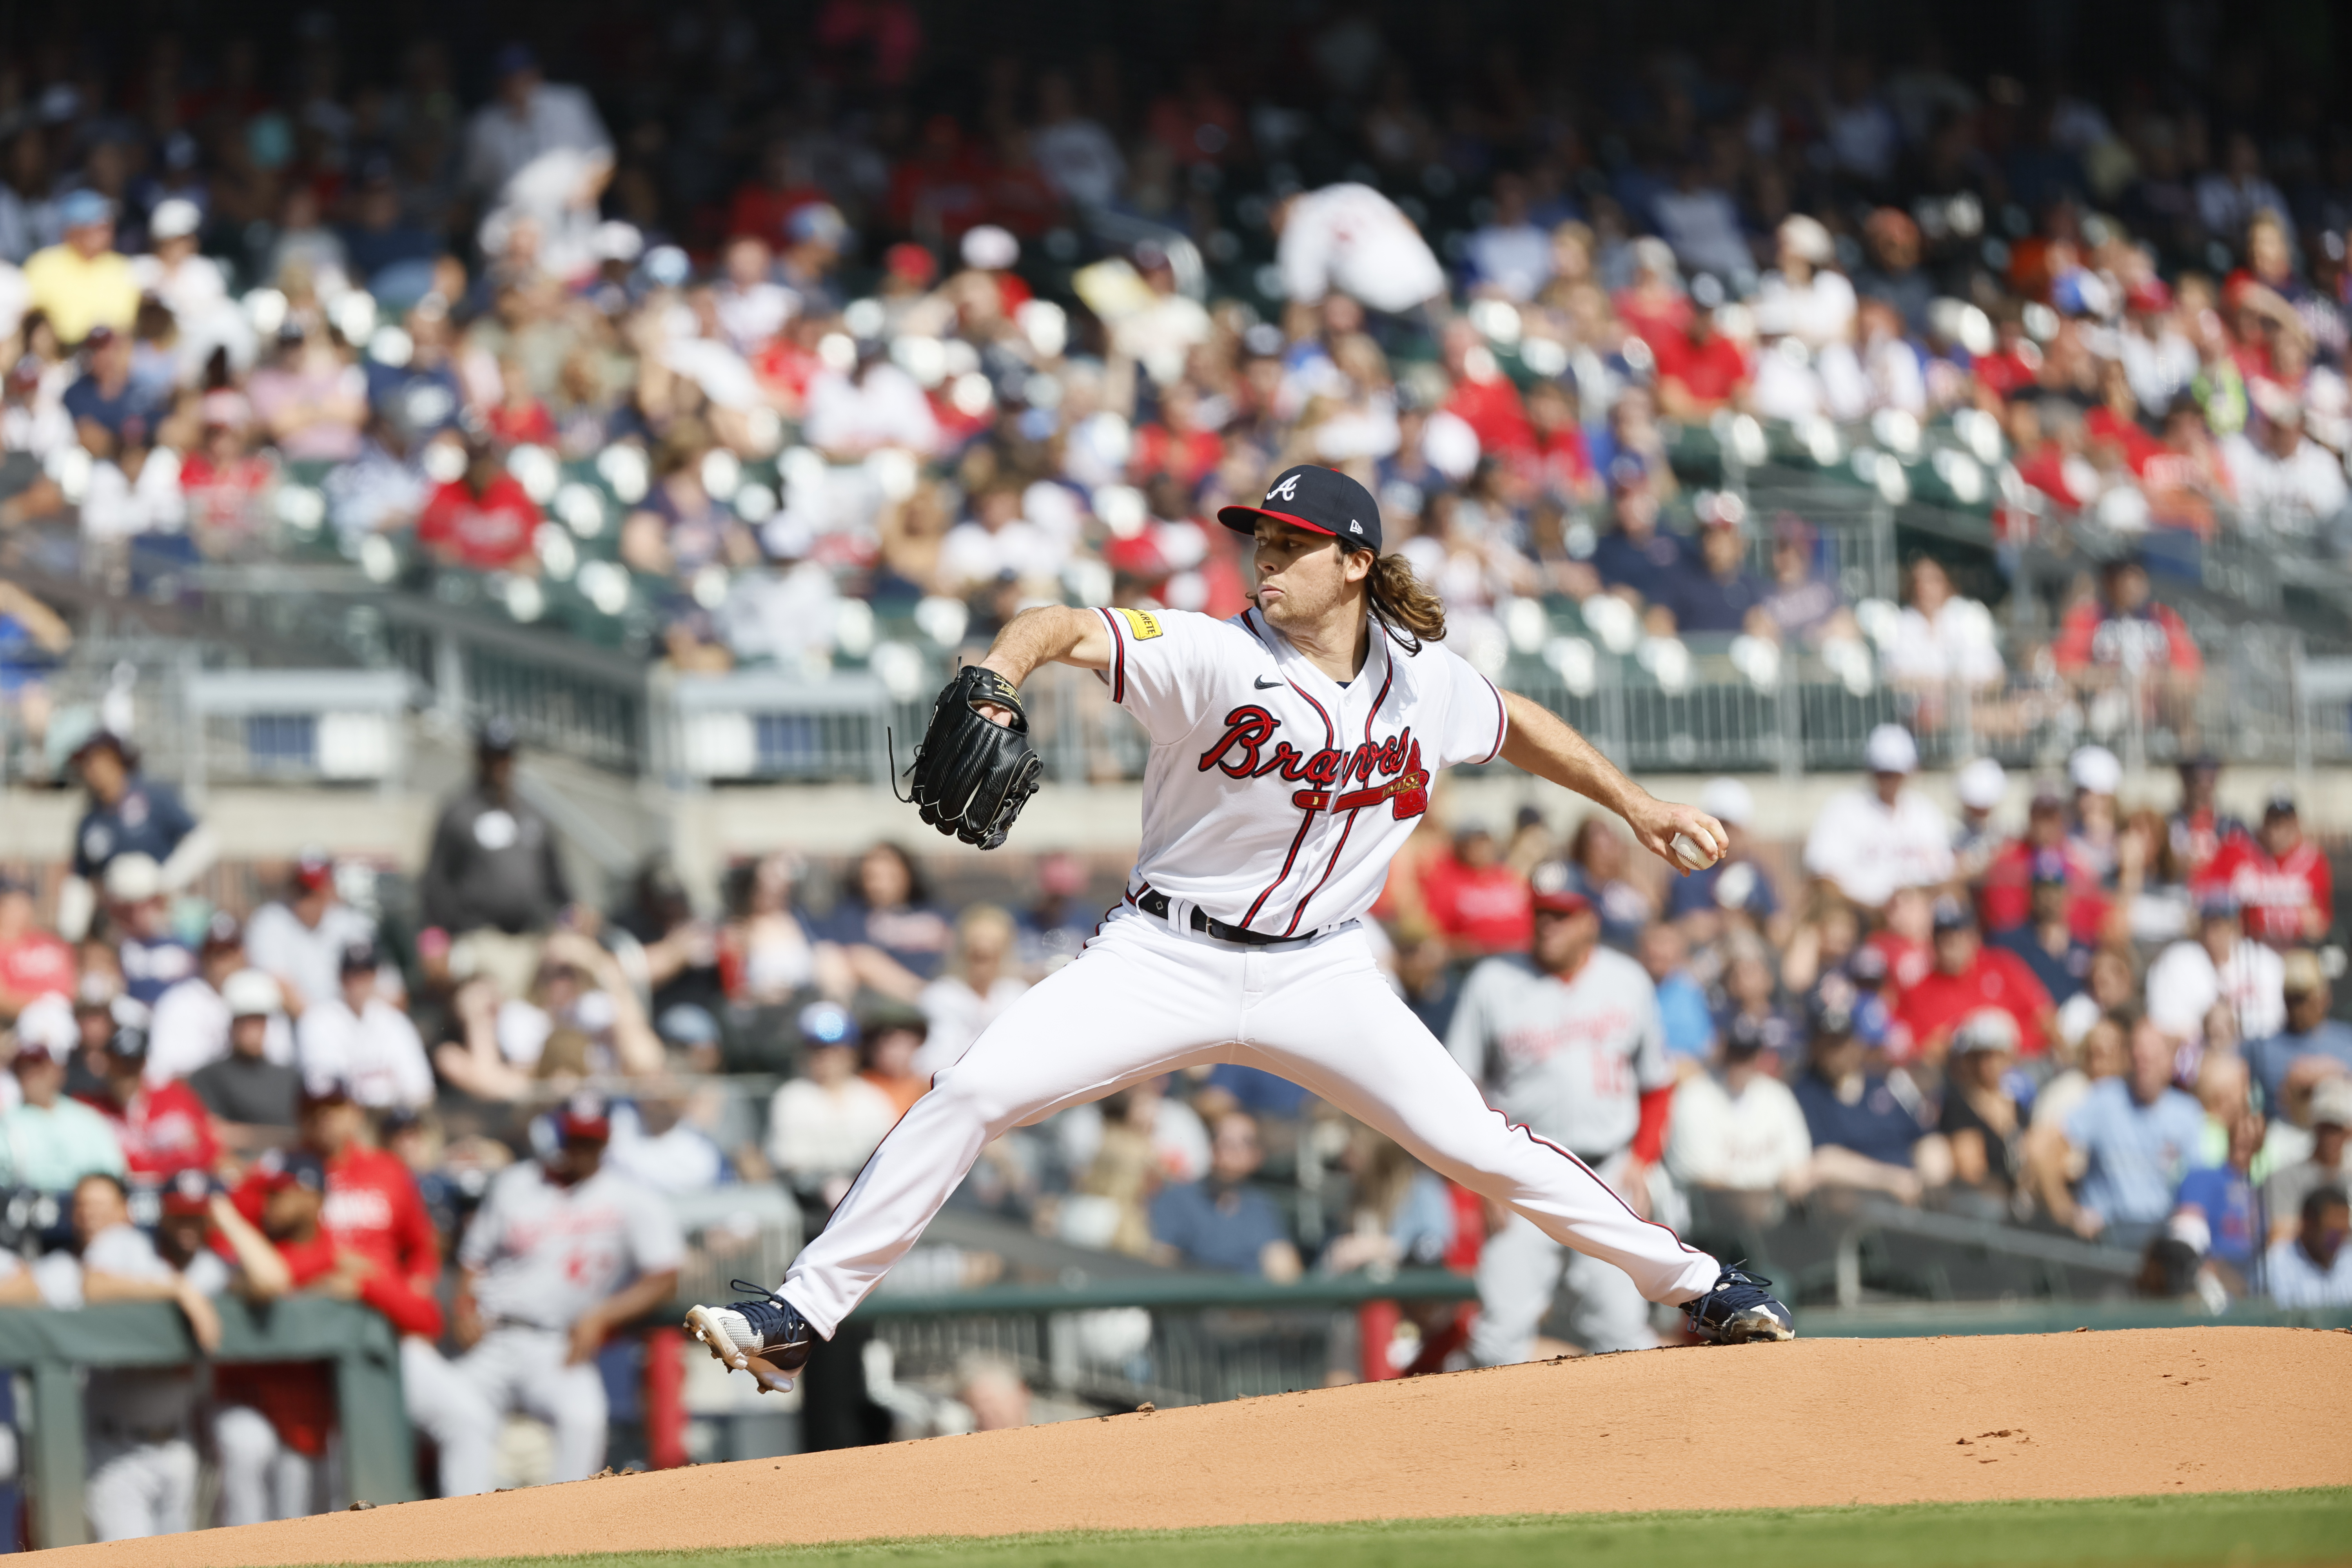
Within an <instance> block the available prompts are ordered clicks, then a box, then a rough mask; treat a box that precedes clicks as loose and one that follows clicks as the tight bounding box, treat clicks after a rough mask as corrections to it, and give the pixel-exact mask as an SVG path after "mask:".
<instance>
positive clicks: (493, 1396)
mask: <svg viewBox="0 0 2352 1568" xmlns="http://www.w3.org/2000/svg"><path fill="white" fill-rule="evenodd" d="M555 1134H556V1142H557V1147H556V1149H555V1151H554V1152H553V1153H551V1154H550V1155H549V1156H548V1157H547V1158H546V1159H544V1160H525V1161H522V1162H520V1163H517V1164H513V1165H509V1166H508V1167H507V1168H506V1169H505V1170H504V1171H501V1172H500V1173H499V1177H498V1179H497V1180H496V1181H494V1182H492V1183H491V1184H490V1190H489V1192H488V1194H487V1195H486V1196H485V1197H484V1198H483V1199H482V1206H481V1207H480V1208H479V1209H477V1210H476V1211H475V1213H474V1222H473V1224H472V1225H471V1226H468V1227H467V1231H466V1239H465V1240H464V1241H463V1242H462V1243H460V1244H459V1246H458V1248H457V1261H458V1262H459V1263H461V1264H463V1265H464V1266H465V1287H464V1289H463V1291H462V1292H461V1293H460V1295H459V1297H458V1300H457V1337H458V1339H459V1341H460V1342H468V1341H470V1342H471V1344H472V1348H471V1349H470V1350H468V1351H467V1352H466V1354H465V1355H464V1356H463V1357H462V1358H461V1359H460V1360H459V1361H458V1362H457V1372H458V1373H459V1375H460V1376H461V1377H462V1378H463V1379H464V1380H465V1382H466V1383H467V1384H469V1385H470V1386H472V1387H473V1388H474V1389H476V1390H477V1391H478V1392H479V1394H481V1396H482V1397H483V1399H484V1400H486V1401H487V1402H488V1406H489V1409H490V1411H491V1412H492V1413H493V1414H494V1415H496V1416H498V1417H500V1418H503V1417H504V1416H505V1415H506V1414H507V1412H509V1411H510V1410H521V1411H524V1412H527V1413H528V1414H530V1415H536V1416H538V1417H539V1418H540V1419H541V1420H542V1421H544V1422H546V1423H547V1424H548V1425H549V1426H552V1427H553V1428H555V1472H554V1474H553V1475H552V1476H551V1477H550V1478H549V1479H551V1480H558V1481H578V1480H585V1479H587V1478H588V1477H590V1476H592V1475H594V1474H595V1473H596V1470H597V1468H598V1467H599V1466H601V1465H603V1464H604V1432H605V1403H604V1377H603V1375H602V1374H601V1373H598V1371H597V1370H596V1359H595V1358H596V1351H597V1348H598V1347H599V1346H600V1345H602V1344H603V1343H604V1336H605V1334H606V1333H607V1332H608V1331H611V1330H613V1329H615V1328H618V1327H620V1326H621V1325H623V1324H625V1323H627V1322H629V1321H633V1320H634V1319H636V1318H639V1317H642V1316H644V1315H645V1314H646V1313H647V1312H649V1311H651V1310H653V1309H654V1308H656V1307H657V1306H659V1305H661V1304H662V1303H663V1302H664V1301H667V1300H669V1299H670V1295H671V1293H672V1292H673V1291H675V1290H676V1289H677V1269H678V1265H679V1263H680V1262H682V1261H683V1260H684V1258H685V1256H686V1240H685V1237H683V1236H681V1235H680V1234H679V1232H678V1226H677V1219H676V1217H675V1216H673V1215H671V1214H670V1211H669V1205H667V1204H665V1203H664V1202H662V1200H661V1198H660V1197H659V1196H658V1195H657V1194H655V1193H654V1192H653V1191H652V1189H650V1188H648V1187H646V1186H645V1185H643V1184H640V1183H638V1182H635V1181H634V1180H632V1179H631V1178H629V1177H627V1176H625V1175H623V1174H621V1173H619V1172H618V1171H614V1170H609V1169H607V1168H605V1166H604V1144H605V1142H606V1140H607V1139H609V1138H610V1137H611V1135H612V1126H611V1123H610V1121H608V1120H607V1118H606V1115H605V1110H604V1103H603V1102H602V1101H600V1100H595V1099H593V1097H589V1096H582V1097H580V1098H578V1099H575V1100H572V1102H571V1103H569V1104H567V1105H565V1106H564V1107H563V1108H562V1110H559V1111H557V1112H556V1114H555Z"/></svg>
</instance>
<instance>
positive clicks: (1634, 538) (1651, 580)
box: [1591, 452, 1683, 605]
mask: <svg viewBox="0 0 2352 1568" xmlns="http://www.w3.org/2000/svg"><path fill="white" fill-rule="evenodd" d="M1609 499H1610V510H1611V512H1612V514H1613V515H1614V517H1615V519H1616V523H1617V526H1616V527H1615V528H1613V529H1612V530H1610V531H1608V532H1607V533H1604V534H1602V535H1601V540H1600V542H1598V543H1596V544H1595V545H1594V546H1593V547H1592V563H1591V564H1592V570H1593V571H1594V572H1595V573H1597V574H1599V575H1600V578H1601V585H1602V586H1603V587H1607V588H1619V589H1626V590H1630V591H1631V592H1632V593H1633V595H1634V597H1635V598H1636V599H1638V600H1639V601H1640V602H1641V603H1642V604H1643V605H1649V604H1654V603H1656V602H1657V601H1658V600H1660V599H1661V598H1663V597H1664V595H1665V592H1666V590H1667V588H1668V587H1669V586H1670V585H1671V584H1672V583H1673V581H1674V574H1675V571H1676V570H1677V569H1678V568H1680V566H1681V565H1682V561H1683V544H1682V541H1681V540H1679V539H1676V538H1675V536H1674V535H1673V534H1671V533H1663V532H1660V531H1659V529H1658V494H1657V491H1656V489H1654V487H1653V486H1652V485H1651V483H1650V471H1649V467H1648V465H1647V464H1645V463H1643V461H1642V458H1640V456H1639V455H1638V454H1636V453H1633V452H1621V453H1619V454H1618V455H1617V458H1616V460H1615V461H1614V462H1612V463H1611V464H1610V465H1609Z"/></svg>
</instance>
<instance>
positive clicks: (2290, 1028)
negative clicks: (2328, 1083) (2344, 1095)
mask: <svg viewBox="0 0 2352 1568" xmlns="http://www.w3.org/2000/svg"><path fill="white" fill-rule="evenodd" d="M2282 969H2283V971H2284V973H2283V976H2282V979H2281V981H2280V989H2281V990H2282V991H2284V993H2285V995H2286V1027H2285V1028H2284V1029H2282V1030H2280V1031H2279V1032H2278V1033H2277V1034H2275V1035H2273V1036H2271V1037H2269V1038H2267V1039H2261V1040H2254V1041H2252V1042H2250V1043H2248V1045H2247V1046H2246V1047H2245V1053H2244V1054H2245V1058H2246V1066H2247V1068H2250V1069H2251V1070H2252V1073H2253V1076H2254V1082H2255V1083H2256V1084H2257V1085H2258V1086H2260V1087H2261V1089H2262V1091H2263V1110H2267V1111H2269V1112H2270V1113H2271V1114H2272V1115H2273V1116H2277V1115H2279V1114H2281V1113H2282V1111H2283V1110H2284V1106H2285V1104H2286V1077H2287V1073H2288V1071H2289V1069H2291V1068H2293V1067H2294V1064H2295V1063H2296V1062H2298V1061H2301V1060H2302V1059H2303V1058H2305V1057H2319V1058H2325V1059H2326V1060H2329V1061H2336V1062H2341V1063H2343V1064H2344V1066H2345V1067H2346V1068H2348V1069H2352V1026H2347V1025H2345V1024H2342V1023H2339V1022H2337V1021H2336V1019H2334V1018H2331V1017H2329V1016H2327V1015H2328V1010H2329V1009H2330V1008H2332V1007H2333V1006H2334V1005H2336V993H2335V990H2334V989H2333V988H2332V987H2331V986H2330V985H2329V984H2327V972H2326V970H2324V969H2322V968H2321V967H2320V966H2319V955H2318V954H2317V953H2315V952H2303V951H2297V952H2290V953H2288V954H2287V955H2286V961H2285V963H2284V964H2283V965H2282Z"/></svg>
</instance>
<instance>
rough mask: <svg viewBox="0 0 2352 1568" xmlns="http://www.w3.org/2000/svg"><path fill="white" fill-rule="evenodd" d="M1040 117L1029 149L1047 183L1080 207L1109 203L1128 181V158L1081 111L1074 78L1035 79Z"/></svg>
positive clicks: (1055, 73)
mask: <svg viewBox="0 0 2352 1568" xmlns="http://www.w3.org/2000/svg"><path fill="white" fill-rule="evenodd" d="M1037 110H1038V119H1039V120H1040V121H1042V123H1040V124H1039V125H1038V126H1037V128H1036V129H1035V130H1034V131H1032V132H1030V133H1029V151H1030V152H1031V153H1033V154H1034V156H1035V157H1036V160H1037V167H1038V169H1039V171H1040V172H1042V173H1043V174H1045V183H1046V184H1050V185H1052V186H1053V187H1054V189H1055V192H1056V193H1058V194H1059V195H1061V197H1062V198H1063V199H1064V200H1065V201H1067V202H1070V203H1072V204H1073V205H1077V206H1081V207H1099V206H1108V205H1110V202H1111V200H1112V198H1114V197H1116V196H1117V195H1118V188H1119V186H1120V185H1121V184H1125V183H1126V180H1127V160H1126V159H1124V158H1122V157H1120V156H1119V153H1118V142H1114V141H1112V140H1111V136H1110V132H1108V131H1105V130H1104V129H1103V128H1102V127H1101V126H1100V125H1098V124H1097V123H1096V122H1095V121H1091V120H1088V119H1087V118H1086V117H1085V116H1084V115H1082V114H1080V113H1079V112H1078V100H1077V95H1076V93H1075V92H1073V91H1072V90H1071V89H1070V79H1069V78H1068V77H1067V76H1066V75H1064V74H1063V73H1062V72H1060V71H1048V72H1047V73H1046V74H1045V76H1043V77H1041V78H1039V79H1038V81H1037Z"/></svg>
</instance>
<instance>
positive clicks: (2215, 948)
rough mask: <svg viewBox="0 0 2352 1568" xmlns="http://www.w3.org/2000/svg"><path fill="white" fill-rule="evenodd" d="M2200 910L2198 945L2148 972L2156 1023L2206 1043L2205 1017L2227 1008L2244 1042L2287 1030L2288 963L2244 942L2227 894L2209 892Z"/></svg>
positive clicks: (2166, 956)
mask: <svg viewBox="0 0 2352 1568" xmlns="http://www.w3.org/2000/svg"><path fill="white" fill-rule="evenodd" d="M2197 904H2198V910H2197V914H2198V924H2197V936H2196V939H2195V940H2194V941H2189V940H2187V939H2183V940H2182V941H2179V942H2174V943H2173V944H2172V945H2171V946H2169V947H2168V948H2166V949H2165V950H2164V951H2163V952H2161V953H2159V954H2158V956H2157V960H2156V962H2155V963H2151V964H2149V965H2148V966H2147V1016H2148V1017H2149V1019H2150V1020H2152V1021H2153V1022H2154V1023H2155V1025H2156V1026H2157V1027H2158V1028H2159V1029H2162V1030H2163V1031H2164V1032H2165V1033H2166V1034H2168V1035H2169V1036H2171V1037H2173V1038H2174V1039H2176V1040H2201V1039H2203V1038H2204V1037H2205V1019H2206V1016H2207V1015H2208V1014H2210V1013H2211V1012H2212V1011H2213V1006H2214V1004H2215V1003H2217V1002H2218V1003H2226V1004H2228V1005H2229V1007H2230V1010H2231V1012H2232V1013H2234V1014H2235V1015H2236V1016H2237V1019H2238V1038H2240V1039H2242V1040H2266V1039H2268V1038H2270V1037H2272V1036H2273V1035H2275V1034H2277V1033H2278V1032H2279V1031H2280V1030H2281V1029H2283V1028H2284V1027H2285V1026H2286V994H2285V990H2284V986H2285V983H2286V963H2285V961H2284V959H2282V958H2281V957H2280V956H2279V954H2278V952H2277V950H2276V949H2274V948H2271V947H2267V946H2265V945H2264V944H2263V943H2262V942H2248V941H2247V940H2246V939H2245V936H2244V935H2243V933H2242V931H2241V930H2240V927H2239V919H2238V900H2236V898H2234V897H2233V896H2232V895H2231V892H2230V889H2227V888H2210V889H2206V890H2205V891H2203V892H2202V893H2200V895H2199V897H2198V900H2197Z"/></svg>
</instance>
